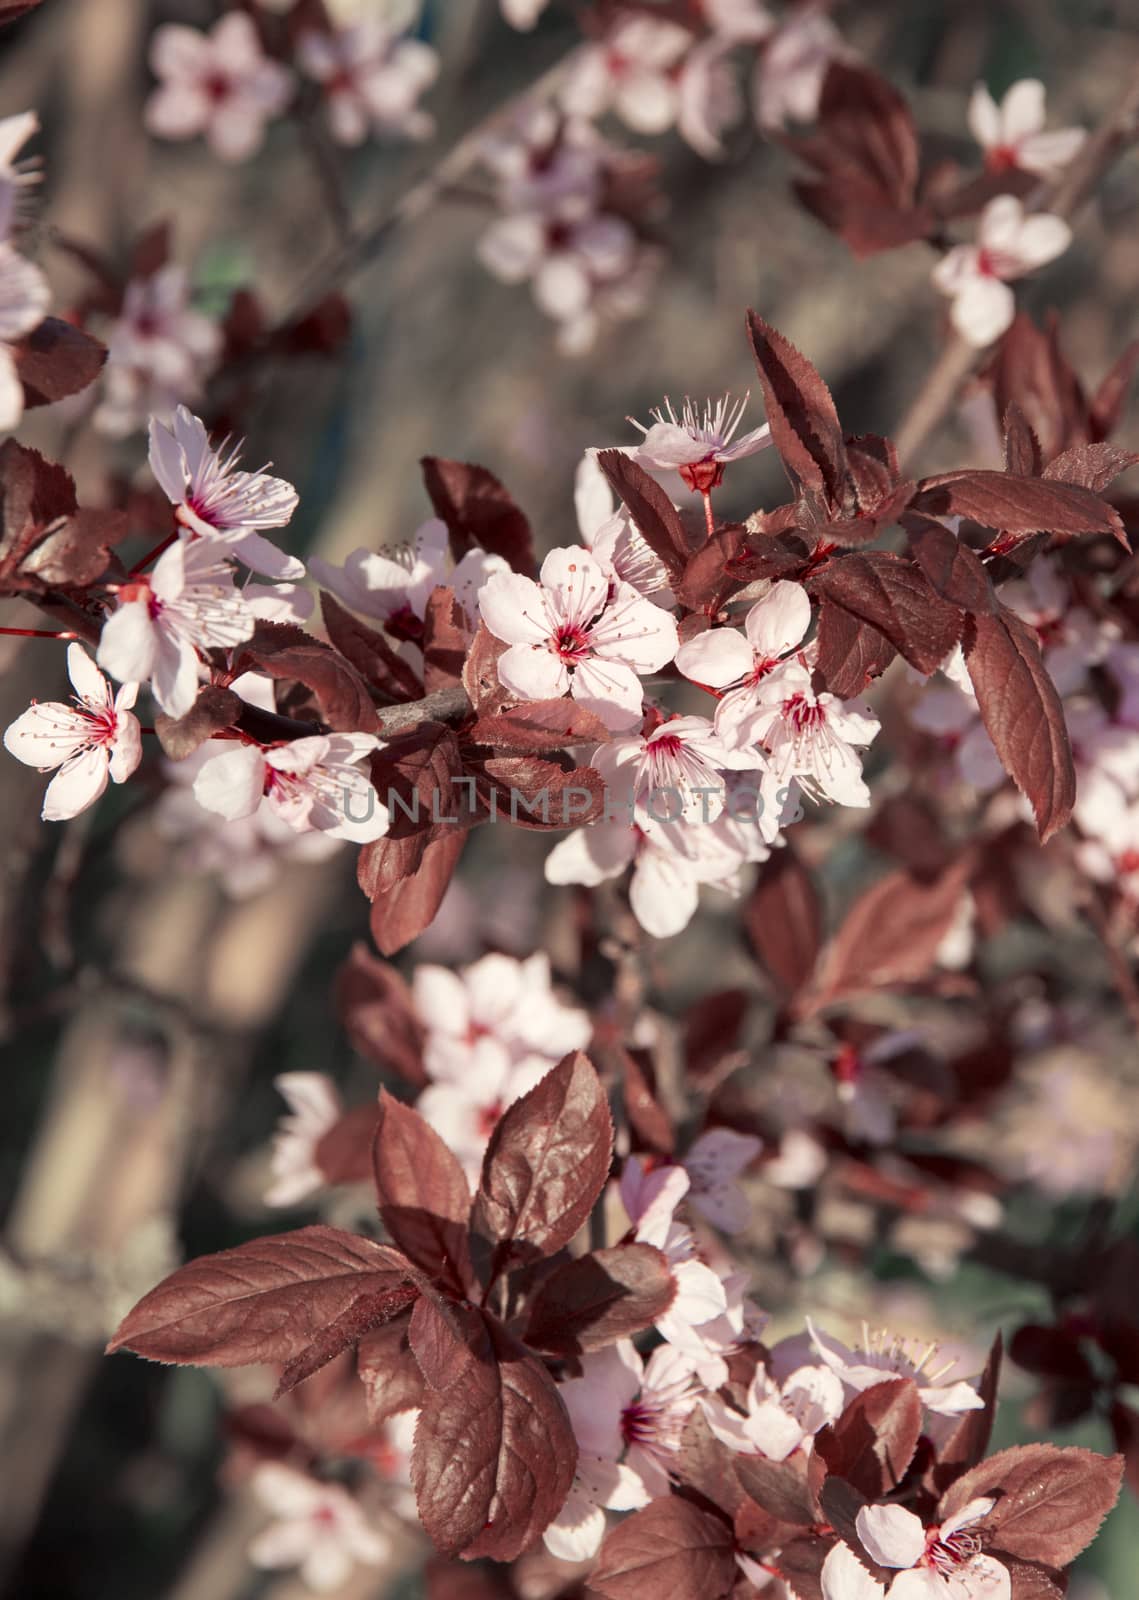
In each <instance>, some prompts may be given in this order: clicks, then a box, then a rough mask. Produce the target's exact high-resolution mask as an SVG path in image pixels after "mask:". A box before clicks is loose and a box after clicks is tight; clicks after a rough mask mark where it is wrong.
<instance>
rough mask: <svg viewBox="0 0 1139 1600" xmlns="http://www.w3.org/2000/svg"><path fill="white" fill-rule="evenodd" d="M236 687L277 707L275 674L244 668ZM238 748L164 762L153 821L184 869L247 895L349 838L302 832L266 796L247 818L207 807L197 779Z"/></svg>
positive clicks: (224, 743) (209, 746)
mask: <svg viewBox="0 0 1139 1600" xmlns="http://www.w3.org/2000/svg"><path fill="white" fill-rule="evenodd" d="M244 593H245V594H246V595H248V593H249V589H248V588H247V589H246V590H245V591H244ZM230 688H231V689H232V690H233V692H234V694H236V695H238V696H240V698H241V699H242V700H244V701H246V702H247V703H248V704H249V705H254V706H259V707H260V709H261V710H262V711H275V710H276V704H277V702H276V690H275V687H274V683H273V680H272V679H271V678H267V677H264V676H262V675H261V674H260V673H255V672H243V673H242V674H241V675H240V676H239V677H237V678H235V679H234V680H233V682H232V683H231V684H230ZM232 749H233V746H232V744H231V743H230V742H229V741H228V740H225V739H207V740H206V741H205V743H204V744H201V745H199V746H198V748H197V749H196V750H195V751H194V752H193V753H192V754H191V755H189V756H187V757H186V758H185V759H184V760H182V761H167V762H164V763H163V768H164V771H165V773H166V776H167V778H168V779H169V780H170V786H169V787H168V788H167V789H165V790H164V791H163V793H162V794H161V795H160V796H159V799H158V804H157V806H156V807H155V810H154V816H153V823H154V829H155V832H156V833H157V834H158V836H159V838H161V839H163V840H166V841H169V843H170V844H171V845H173V846H174V847H175V849H176V852H177V859H178V860H179V861H180V863H181V865H182V866H183V868H184V870H186V871H188V872H193V873H197V874H200V873H211V874H216V876H217V877H218V878H219V879H220V882H221V886H222V888H223V889H224V890H225V892H226V894H228V895H230V896H231V897H232V898H233V899H235V900H243V899H247V898H248V897H250V896H251V895H255V894H259V893H260V892H261V891H262V890H264V889H266V888H268V886H269V885H270V884H271V883H272V882H273V881H274V880H275V879H276V878H277V876H278V875H279V873H280V871H281V867H282V865H283V864H284V863H286V862H290V861H298V862H300V861H327V860H328V859H329V857H330V856H333V855H335V854H336V852H337V850H339V849H341V848H342V845H343V841H342V840H340V839H333V838H330V837H329V835H328V834H326V833H318V832H316V831H315V830H314V831H312V832H310V833H297V832H296V831H295V830H294V829H293V828H292V827H291V826H290V825H289V823H287V822H286V821H284V820H283V819H282V818H281V817H280V816H279V815H278V814H277V812H276V811H275V810H274V808H273V807H272V806H271V805H270V803H269V801H268V800H267V799H265V798H264V797H262V800H261V803H260V805H259V806H258V807H257V809H256V810H255V811H253V812H252V813H251V814H250V815H249V816H247V817H235V818H233V819H232V820H229V821H227V820H225V819H224V818H222V817H219V816H218V814H217V812H216V811H207V810H206V809H205V807H204V806H202V805H200V804H199V802H198V799H197V797H196V796H195V794H194V788H193V785H194V782H195V780H196V779H197V776H198V773H199V772H200V771H201V769H202V767H203V766H205V764H206V762H207V761H210V760H212V759H213V757H214V756H216V755H224V754H226V753H227V752H229V751H231V750H232Z"/></svg>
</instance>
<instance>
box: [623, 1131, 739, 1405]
mask: <svg viewBox="0 0 1139 1600" xmlns="http://www.w3.org/2000/svg"><path fill="white" fill-rule="evenodd" d="M690 1183H691V1180H690V1179H689V1176H688V1174H687V1172H685V1170H684V1168H683V1167H680V1166H664V1167H658V1168H656V1169H654V1170H653V1171H648V1170H647V1169H646V1168H645V1166H644V1163H643V1162H642V1161H641V1159H640V1157H639V1156H630V1157H629V1158H628V1160H627V1161H626V1162H625V1165H624V1167H623V1168H622V1171H621V1184H620V1190H621V1203H622V1205H623V1206H624V1207H625V1210H626V1212H627V1213H628V1216H629V1219H630V1221H631V1222H632V1223H633V1225H634V1238H635V1239H636V1240H637V1242H638V1243H640V1244H651V1245H654V1246H655V1247H656V1248H657V1249H658V1250H660V1251H662V1252H663V1253H664V1255H665V1256H667V1258H668V1262H669V1265H670V1267H671V1269H672V1277H673V1281H674V1283H675V1284H676V1294H675V1295H674V1297H673V1300H672V1304H671V1305H670V1306H669V1308H668V1310H667V1311H666V1312H665V1313H664V1314H663V1316H661V1317H659V1318H658V1319H657V1322H656V1328H657V1332H658V1333H659V1334H660V1335H661V1337H662V1338H663V1339H665V1340H666V1341H667V1342H668V1343H669V1344H670V1345H673V1346H675V1347H676V1349H677V1351H678V1352H680V1353H681V1354H682V1355H683V1357H684V1359H685V1361H686V1362H687V1363H688V1365H689V1368H690V1369H691V1370H697V1369H699V1370H700V1376H701V1378H702V1381H703V1382H705V1383H706V1384H708V1386H709V1387H712V1388H718V1387H719V1385H720V1384H721V1383H726V1382H727V1366H726V1364H725V1363H724V1362H723V1360H722V1359H721V1356H720V1350H719V1348H718V1347H719V1345H720V1343H721V1341H720V1339H719V1337H718V1335H719V1334H720V1331H721V1330H720V1329H719V1328H717V1329H715V1330H714V1331H715V1333H716V1335H717V1338H716V1340H715V1342H714V1343H713V1345H712V1346H711V1347H710V1346H709V1345H708V1344H707V1343H706V1342H705V1341H704V1339H703V1338H702V1336H701V1329H702V1326H704V1325H707V1324H713V1323H715V1322H716V1320H717V1319H718V1318H720V1317H722V1316H723V1315H724V1314H725V1312H726V1311H727V1309H728V1300H727V1292H726V1290H725V1288H724V1284H723V1281H722V1279H721V1278H719V1277H718V1276H717V1274H716V1273H715V1272H713V1271H712V1269H711V1267H709V1266H707V1265H705V1263H704V1262H703V1261H701V1260H700V1259H699V1254H698V1251H697V1245H696V1238H695V1235H694V1234H693V1232H692V1230H691V1228H688V1227H686V1226H685V1225H684V1223H682V1222H678V1221H677V1220H676V1218H675V1216H674V1214H673V1213H674V1212H675V1210H676V1208H677V1206H678V1205H679V1204H680V1202H681V1201H682V1200H683V1199H684V1197H685V1195H686V1194H687V1193H688V1190H689V1187H690ZM713 1380H714V1381H713Z"/></svg>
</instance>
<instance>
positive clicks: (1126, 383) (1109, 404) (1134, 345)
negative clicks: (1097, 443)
mask: <svg viewBox="0 0 1139 1600" xmlns="http://www.w3.org/2000/svg"><path fill="white" fill-rule="evenodd" d="M1136 367H1139V339H1132V341H1131V343H1130V344H1129V345H1126V346H1125V347H1124V350H1123V353H1122V355H1120V356H1119V357H1118V358H1117V360H1116V361H1115V363H1114V365H1113V366H1112V368H1111V371H1110V372H1109V373H1108V374H1107V376H1106V377H1104V378H1103V379H1102V380H1101V381H1100V384H1099V387H1098V388H1097V389H1096V391H1095V393H1094V394H1093V395H1092V397H1091V403H1090V406H1089V408H1088V424H1089V431H1090V435H1091V438H1092V439H1106V438H1108V437H1109V436H1110V435H1111V434H1113V433H1114V432H1115V429H1116V427H1117V426H1118V423H1119V419H1120V417H1121V416H1122V415H1123V408H1124V406H1125V405H1126V404H1127V394H1128V391H1129V390H1130V388H1131V382H1132V379H1133V378H1134V376H1135V369H1136Z"/></svg>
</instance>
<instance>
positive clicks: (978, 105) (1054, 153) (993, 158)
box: [969, 78, 1087, 178]
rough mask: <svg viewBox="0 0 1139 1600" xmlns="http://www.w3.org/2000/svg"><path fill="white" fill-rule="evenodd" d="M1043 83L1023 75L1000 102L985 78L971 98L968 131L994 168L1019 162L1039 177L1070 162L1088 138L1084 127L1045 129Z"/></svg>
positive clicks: (998, 169)
mask: <svg viewBox="0 0 1139 1600" xmlns="http://www.w3.org/2000/svg"><path fill="white" fill-rule="evenodd" d="M1044 120H1045V117H1044V85H1043V84H1042V83H1041V82H1040V81H1039V80H1038V79H1036V78H1021V79H1020V81H1019V82H1018V83H1014V84H1013V85H1012V87H1011V88H1010V89H1009V90H1008V92H1007V93H1006V94H1005V97H1004V99H1003V100H1002V101H1001V102H1000V104H999V105H998V104H997V102H996V101H995V100H994V99H993V97H992V95H991V94H990V93H989V91H988V89H987V88H986V87H985V85H984V84H983V83H979V84H977V86H976V88H975V89H974V90H973V95H972V98H971V99H970V101H969V132H970V133H971V134H972V135H973V137H974V139H976V141H977V143H978V144H979V145H980V146H981V149H982V150H983V151H984V152H985V165H986V167H988V169H989V171H990V172H1006V171H1008V170H1009V169H1011V168H1018V169H1019V170H1020V171H1021V172H1033V173H1035V174H1036V176H1037V177H1039V178H1050V177H1053V176H1054V175H1055V174H1056V173H1057V172H1059V171H1060V170H1061V168H1063V167H1066V166H1067V165H1068V163H1069V161H1071V159H1072V157H1073V156H1074V155H1075V154H1076V151H1077V150H1078V149H1079V148H1080V146H1081V145H1082V144H1083V142H1084V140H1085V139H1086V138H1087V134H1086V133H1085V132H1084V130H1083V128H1057V129H1056V130H1055V131H1054V132H1053V133H1045V131H1044Z"/></svg>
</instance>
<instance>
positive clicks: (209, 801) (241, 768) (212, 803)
mask: <svg viewBox="0 0 1139 1600" xmlns="http://www.w3.org/2000/svg"><path fill="white" fill-rule="evenodd" d="M264 784H265V757H264V755H263V754H262V752H261V751H260V750H258V749H256V748H255V747H254V746H253V745H244V746H241V747H240V748H239V749H236V750H227V751H226V752H225V753H224V754H223V755H220V756H211V757H210V759H209V760H208V761H207V762H206V763H205V765H204V766H203V767H202V770H201V771H200V772H199V773H198V776H197V777H196V778H195V779H194V799H195V800H196V801H197V802H198V804H199V805H200V806H203V807H204V808H205V809H206V810H207V811H216V812H217V813H218V815H219V816H222V817H226V818H227V819H228V820H229V821H231V822H232V821H233V820H234V819H235V818H237V817H250V816H252V815H253V813H254V812H255V811H256V810H257V808H258V806H259V805H260V804H261V794H262V790H263V788H264Z"/></svg>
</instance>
